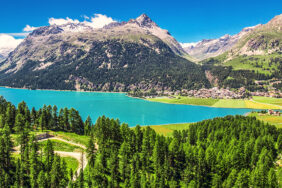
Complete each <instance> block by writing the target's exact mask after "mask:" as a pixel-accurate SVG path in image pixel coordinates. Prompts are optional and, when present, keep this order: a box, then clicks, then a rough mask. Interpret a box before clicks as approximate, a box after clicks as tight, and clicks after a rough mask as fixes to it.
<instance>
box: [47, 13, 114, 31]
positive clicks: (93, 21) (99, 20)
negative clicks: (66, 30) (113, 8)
mask: <svg viewBox="0 0 282 188" xmlns="http://www.w3.org/2000/svg"><path fill="white" fill-rule="evenodd" d="M83 18H84V21H83V22H80V21H79V20H77V19H74V20H73V19H71V18H69V17H67V18H65V19H64V18H58V19H57V18H49V24H50V25H64V24H67V23H76V24H77V23H84V24H85V25H88V26H90V27H92V28H102V27H104V26H105V25H108V24H109V23H112V22H116V21H115V20H113V19H112V18H111V17H108V16H106V15H103V14H94V17H91V18H89V17H88V16H86V15H84V16H83ZM88 20H89V21H88Z"/></svg>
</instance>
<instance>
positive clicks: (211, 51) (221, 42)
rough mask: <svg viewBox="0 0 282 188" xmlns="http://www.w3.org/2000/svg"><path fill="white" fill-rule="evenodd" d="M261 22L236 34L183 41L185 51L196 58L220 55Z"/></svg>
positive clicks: (202, 58) (201, 58)
mask: <svg viewBox="0 0 282 188" xmlns="http://www.w3.org/2000/svg"><path fill="white" fill-rule="evenodd" d="M259 26H261V24H259V25H257V26H253V27H246V28H244V29H243V30H242V31H241V32H239V33H238V34H236V35H228V34H226V35H224V36H222V37H220V38H218V39H204V40H202V41H199V42H196V43H181V45H182V47H183V49H184V50H185V52H187V53H188V54H189V55H191V56H192V57H193V58H195V59H196V60H199V61H201V60H204V59H207V58H209V57H215V56H218V55H220V54H222V53H224V52H226V51H228V50H230V49H231V48H232V47H233V46H234V45H235V44H236V43H237V42H238V41H239V39H241V38H242V37H243V36H245V35H246V34H248V33H250V32H251V31H253V30H254V29H255V28H257V27H259Z"/></svg>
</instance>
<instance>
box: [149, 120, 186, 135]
mask: <svg viewBox="0 0 282 188" xmlns="http://www.w3.org/2000/svg"><path fill="white" fill-rule="evenodd" d="M190 125H191V123H180V124H167V125H151V126H150V127H151V128H152V129H154V130H155V131H156V133H158V134H162V135H164V136H171V135H172V133H173V131H174V130H184V129H188V128H189V126H190Z"/></svg>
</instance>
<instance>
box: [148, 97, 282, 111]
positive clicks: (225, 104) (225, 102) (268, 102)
mask: <svg viewBox="0 0 282 188" xmlns="http://www.w3.org/2000/svg"><path fill="white" fill-rule="evenodd" d="M147 100H149V101H152V102H162V103H169V104H187V105H200V106H211V107H217V108H250V109H282V105H281V104H282V99H278V98H270V97H254V99H251V100H243V99H212V98H195V97H184V96H173V97H156V98H150V99H147Z"/></svg>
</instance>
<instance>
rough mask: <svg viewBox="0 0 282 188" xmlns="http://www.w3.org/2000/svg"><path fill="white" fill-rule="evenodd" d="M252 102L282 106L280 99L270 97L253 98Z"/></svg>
mask: <svg viewBox="0 0 282 188" xmlns="http://www.w3.org/2000/svg"><path fill="white" fill-rule="evenodd" d="M253 100H254V101H256V102H261V103H267V104H274V105H280V106H282V98H271V97H259V96H254V97H253Z"/></svg>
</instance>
